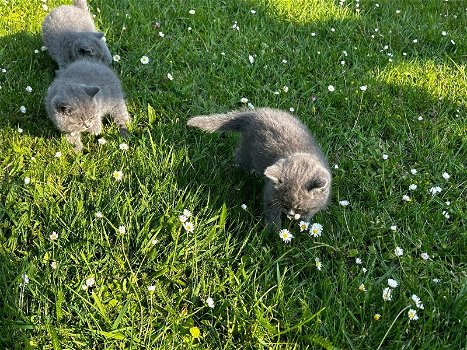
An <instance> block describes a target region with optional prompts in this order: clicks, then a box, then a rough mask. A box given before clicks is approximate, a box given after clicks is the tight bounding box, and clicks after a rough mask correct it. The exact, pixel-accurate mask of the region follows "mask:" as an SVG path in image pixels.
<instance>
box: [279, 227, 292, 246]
mask: <svg viewBox="0 0 467 350" xmlns="http://www.w3.org/2000/svg"><path fill="white" fill-rule="evenodd" d="M279 237H280V238H282V240H283V241H284V242H285V243H289V242H290V241H291V240H292V238H294V237H293V235H292V234H291V233H290V231H289V230H287V229H285V228H284V229H282V230H280V231H279Z"/></svg>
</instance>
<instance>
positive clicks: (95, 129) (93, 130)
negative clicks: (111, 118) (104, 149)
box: [87, 118, 102, 136]
mask: <svg viewBox="0 0 467 350" xmlns="http://www.w3.org/2000/svg"><path fill="white" fill-rule="evenodd" d="M87 131H88V132H89V133H90V134H91V135H94V136H97V135H99V134H100V133H101V132H102V120H101V119H100V118H97V119H96V120H95V121H94V123H93V124H92V126H91V127H90V128H89V129H88V130H87Z"/></svg>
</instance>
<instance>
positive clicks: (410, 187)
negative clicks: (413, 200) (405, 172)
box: [409, 184, 417, 191]
mask: <svg viewBox="0 0 467 350" xmlns="http://www.w3.org/2000/svg"><path fill="white" fill-rule="evenodd" d="M416 189H417V185H415V184H411V185H410V186H409V190H411V191H415V190H416Z"/></svg>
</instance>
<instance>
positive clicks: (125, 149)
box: [118, 143, 130, 151]
mask: <svg viewBox="0 0 467 350" xmlns="http://www.w3.org/2000/svg"><path fill="white" fill-rule="evenodd" d="M118 148H120V149H121V150H122V151H128V149H129V148H130V146H128V145H127V144H126V143H121V144H119V145H118Z"/></svg>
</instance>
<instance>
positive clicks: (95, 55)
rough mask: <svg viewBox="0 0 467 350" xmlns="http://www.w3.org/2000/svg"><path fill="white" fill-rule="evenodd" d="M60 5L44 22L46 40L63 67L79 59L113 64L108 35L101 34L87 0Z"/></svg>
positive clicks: (54, 56)
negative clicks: (95, 24) (108, 45)
mask: <svg viewBox="0 0 467 350" xmlns="http://www.w3.org/2000/svg"><path fill="white" fill-rule="evenodd" d="M73 4H74V5H63V6H59V7H57V8H56V9H54V10H53V11H52V12H50V13H49V14H48V15H47V16H46V17H45V19H44V22H43V23H42V39H43V40H44V43H45V46H46V47H47V49H48V51H49V53H50V55H51V56H52V58H53V59H54V61H56V62H57V63H58V66H59V68H62V67H64V66H66V65H67V64H70V63H72V62H74V61H76V60H77V59H79V58H88V59H90V60H94V61H101V62H104V63H106V64H109V65H110V64H111V63H112V57H111V55H110V51H109V49H108V48H107V45H106V44H105V42H104V41H103V40H102V38H103V37H104V33H102V32H97V31H96V27H95V26H94V21H93V20H92V16H91V13H90V12H89V9H88V7H87V4H86V0H74V1H73Z"/></svg>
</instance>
